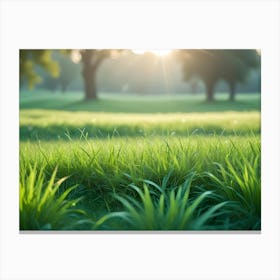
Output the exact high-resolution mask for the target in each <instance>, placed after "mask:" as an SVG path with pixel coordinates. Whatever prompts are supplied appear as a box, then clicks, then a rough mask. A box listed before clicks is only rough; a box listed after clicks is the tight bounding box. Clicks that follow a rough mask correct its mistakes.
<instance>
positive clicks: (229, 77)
mask: <svg viewBox="0 0 280 280" xmlns="http://www.w3.org/2000/svg"><path fill="white" fill-rule="evenodd" d="M177 57H178V58H179V59H180V60H181V62H182V64H183V67H182V70H183V78H184V80H190V79H191V78H192V77H193V76H199V77H200V78H201V79H202V80H203V81H204V83H205V86H206V99H207V101H210V102H211V101H213V100H214V87H215V85H216V83H217V81H218V80H220V79H224V80H225V81H226V82H227V83H228V84H229V88H230V100H234V96H235V90H236V84H237V83H238V82H244V81H245V79H246V77H247V76H248V73H249V71H250V69H251V68H254V67H258V66H259V60H260V59H259V55H258V54H257V51H256V50H180V51H177Z"/></svg>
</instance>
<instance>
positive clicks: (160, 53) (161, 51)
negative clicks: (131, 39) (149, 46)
mask: <svg viewBox="0 0 280 280" xmlns="http://www.w3.org/2000/svg"><path fill="white" fill-rule="evenodd" d="M171 51H172V50H142V49H141V50H137V49H135V50H132V52H133V53H135V54H144V53H147V52H149V53H152V54H155V55H158V56H166V55H168V54H170V53H171Z"/></svg>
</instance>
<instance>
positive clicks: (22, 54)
mask: <svg viewBox="0 0 280 280" xmlns="http://www.w3.org/2000/svg"><path fill="white" fill-rule="evenodd" d="M19 64H20V65H19V72H20V73H19V74H20V83H21V84H22V83H23V81H26V82H27V83H28V86H29V87H34V85H36V84H38V83H40V82H41V81H42V79H41V77H40V75H38V73H37V72H36V70H35V66H36V65H38V66H40V67H41V68H43V69H45V70H46V71H48V72H49V73H50V74H51V75H52V76H53V77H58V76H59V64H58V62H57V61H55V60H54V59H53V58H52V50H20V51H19Z"/></svg>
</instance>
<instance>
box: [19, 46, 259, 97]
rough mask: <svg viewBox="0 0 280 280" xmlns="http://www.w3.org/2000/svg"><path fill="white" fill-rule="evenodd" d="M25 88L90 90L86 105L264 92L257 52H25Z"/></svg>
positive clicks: (22, 66) (22, 55)
mask: <svg viewBox="0 0 280 280" xmlns="http://www.w3.org/2000/svg"><path fill="white" fill-rule="evenodd" d="M20 78H21V79H20V81H21V85H22V86H28V85H29V86H32V85H35V84H38V86H39V87H42V88H46V89H49V90H51V91H53V92H55V91H57V90H58V91H62V92H66V91H67V90H73V91H75V90H79V91H81V90H84V92H85V99H96V98H97V88H98V90H99V91H104V92H114V93H118V92H128V93H138V94H143V95H144V94H151V93H153V94H172V93H193V94H195V93H200V92H204V91H205V92H206V93H207V95H206V96H207V100H208V101H212V100H213V99H214V92H215V91H220V92H221V91H222V92H226V91H228V92H229V93H230V94H229V98H230V99H231V100H233V99H234V96H235V92H236V91H239V92H260V81H261V72H260V55H259V54H258V53H257V51H256V50H177V51H174V52H173V53H171V54H170V55H168V56H166V57H164V58H163V57H158V56H156V55H154V54H152V53H145V54H143V55H137V54H134V53H133V52H131V51H129V50H122V51H120V50H75V51H72V50H21V51H20Z"/></svg>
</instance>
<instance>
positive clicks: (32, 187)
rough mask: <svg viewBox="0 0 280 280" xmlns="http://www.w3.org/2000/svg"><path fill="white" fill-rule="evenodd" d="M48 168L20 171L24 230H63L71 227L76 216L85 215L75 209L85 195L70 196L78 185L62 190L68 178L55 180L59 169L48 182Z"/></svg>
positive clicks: (21, 223)
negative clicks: (74, 197)
mask: <svg viewBox="0 0 280 280" xmlns="http://www.w3.org/2000/svg"><path fill="white" fill-rule="evenodd" d="M43 172H44V168H43V167H41V168H40V169H39V170H38V169H37V166H36V165H34V166H30V167H29V168H28V169H25V168H21V171H20V196H19V206H20V207H19V208H20V229H21V230H52V229H55V230H59V229H60V230H63V229H71V226H72V223H71V221H72V222H73V216H77V217H78V216H80V215H81V214H83V211H82V210H78V209H76V208H75V205H76V204H77V203H78V202H79V201H80V200H81V198H76V199H71V200H69V199H67V197H68V195H69V194H70V192H72V191H73V190H74V189H75V188H76V187H77V186H72V187H70V188H68V189H67V190H65V191H63V192H62V193H59V187H60V186H61V184H62V183H63V182H64V181H65V180H66V179H67V177H64V178H62V179H60V180H58V181H57V182H55V177H56V173H57V169H55V170H54V171H53V173H52V175H51V178H50V179H49V180H48V181H46V179H45V175H44V173H43Z"/></svg>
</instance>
